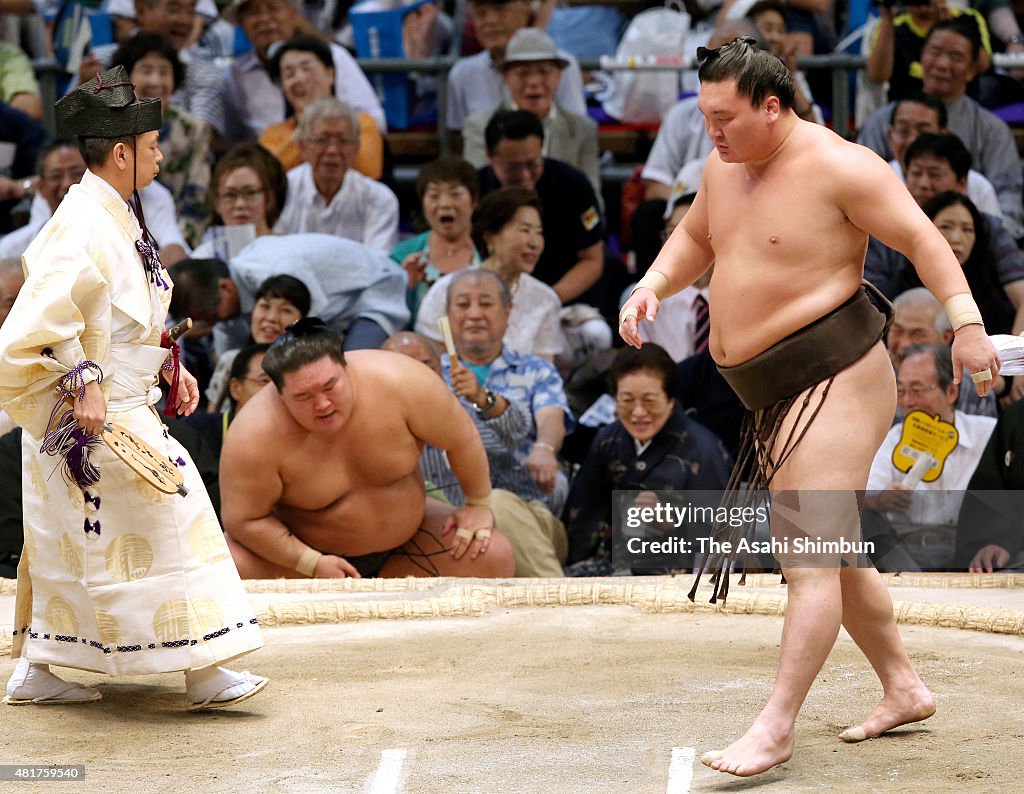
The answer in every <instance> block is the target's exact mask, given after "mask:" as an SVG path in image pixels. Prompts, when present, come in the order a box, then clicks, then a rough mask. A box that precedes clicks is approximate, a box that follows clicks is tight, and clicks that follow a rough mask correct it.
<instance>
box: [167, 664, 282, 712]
mask: <svg viewBox="0 0 1024 794" xmlns="http://www.w3.org/2000/svg"><path fill="white" fill-rule="evenodd" d="M266 685H267V679H266V678H264V677H263V676H259V675H253V674H252V673H250V672H249V671H248V670H245V671H243V672H241V673H236V672H234V671H233V670H228V669H227V668H225V667H216V666H211V667H203V668H200V669H198V670H186V671H185V694H186V696H187V697H188V699H189V703H190V704H191V708H192V710H199V709H217V708H223V707H225V706H233V705H235V704H236V703H241V702H242V701H243V700H248V699H249V698H251V697H252V696H253V695H255V694H256V693H257V692H259V691H260V690H262V689H263V687H265V686H266Z"/></svg>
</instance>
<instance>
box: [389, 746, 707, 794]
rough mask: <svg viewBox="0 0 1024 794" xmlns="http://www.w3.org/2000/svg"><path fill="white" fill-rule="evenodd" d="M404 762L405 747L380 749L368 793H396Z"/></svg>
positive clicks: (400, 780)
mask: <svg viewBox="0 0 1024 794" xmlns="http://www.w3.org/2000/svg"><path fill="white" fill-rule="evenodd" d="M691 755H692V753H691ZM404 762H405V749H398V750H382V751H381V754H380V765H379V766H378V767H377V773H376V774H375V775H374V776H373V782H372V783H370V794H396V792H397V791H398V790H399V786H400V785H401V782H402V764H403V763H404ZM687 790H689V789H687Z"/></svg>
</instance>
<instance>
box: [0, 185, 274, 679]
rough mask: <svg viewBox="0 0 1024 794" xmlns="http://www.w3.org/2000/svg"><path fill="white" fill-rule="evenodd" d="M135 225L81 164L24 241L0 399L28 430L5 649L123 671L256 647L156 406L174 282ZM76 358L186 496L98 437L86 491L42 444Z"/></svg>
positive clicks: (195, 483) (2, 351)
mask: <svg viewBox="0 0 1024 794" xmlns="http://www.w3.org/2000/svg"><path fill="white" fill-rule="evenodd" d="M140 236H141V232H140V228H139V224H138V222H137V220H136V219H135V216H134V215H133V214H132V212H131V211H130V210H129V208H128V205H127V204H126V203H125V202H124V201H123V200H122V199H121V197H120V196H119V195H118V194H117V193H116V192H115V191H114V189H113V188H112V187H111V186H110V185H109V184H107V183H106V182H105V181H104V180H102V179H100V178H99V177H98V176H96V175H95V174H93V173H92V172H91V171H87V172H86V174H85V176H84V177H83V178H82V181H81V183H80V184H78V185H74V186H73V187H72V188H71V189H70V190H69V191H68V194H67V196H66V198H65V199H64V201H63V202H61V205H60V207H58V209H57V212H56V213H55V214H54V216H53V218H51V219H50V221H49V222H48V223H47V224H46V226H44V227H43V229H42V230H41V231H40V233H39V235H38V236H37V237H36V239H35V240H34V241H33V242H32V244H31V245H30V246H29V248H28V250H27V251H26V252H25V255H24V257H23V260H22V261H23V266H24V268H25V271H26V278H25V286H24V287H23V288H22V290H21V293H20V295H19V296H18V300H17V302H16V303H15V304H14V308H13V309H12V311H11V314H10V316H9V317H8V318H7V321H6V322H5V323H4V324H3V327H2V328H0V407H2V408H3V409H4V410H6V411H7V412H8V413H9V414H10V415H11V417H12V418H13V419H14V420H15V421H16V422H17V423H18V424H20V425H21V426H22V427H23V428H24V430H25V433H24V434H23V439H24V440H23V447H22V463H23V472H22V486H23V493H24V497H23V499H24V511H25V546H24V552H23V554H22V558H21V564H20V566H19V569H18V597H17V606H16V610H15V625H14V656H15V657H17V656H27V657H28V659H29V660H30V661H32V662H41V663H51V664H57V665H61V666H64V667H75V668H79V669H83V670H95V671H98V672H103V673H109V674H124V675H134V674H140V673H159V672H169V671H174V670H186V669H190V668H192V669H195V668H200V667H206V666H208V665H212V664H221V663H223V662H226V661H227V660H229V659H231V658H233V657H236V656H239V655H241V654H244V653H247V652H249V651H252V650H255V649H256V648H259V647H260V646H261V645H262V644H263V640H262V637H261V634H260V630H259V625H258V623H257V620H256V617H255V615H254V614H253V612H252V609H251V608H250V606H249V603H248V599H247V597H246V595H245V591H244V588H243V587H242V583H241V581H240V580H239V578H238V572H237V570H236V569H235V566H234V563H233V561H232V559H231V554H230V552H229V551H228V548H227V545H226V543H225V541H224V537H223V533H222V532H221V528H220V525H219V524H218V522H217V517H216V515H215V513H214V511H213V507H212V505H211V504H210V499H209V496H208V495H207V493H206V489H205V487H204V486H203V482H202V479H201V478H200V476H199V473H198V471H197V470H196V467H195V464H194V463H193V462H192V460H191V459H190V457H189V455H188V452H186V451H185V450H184V448H182V446H181V445H180V444H178V443H177V442H176V441H175V440H174V439H173V438H171V437H169V436H168V434H167V430H166V428H165V427H164V426H163V423H162V422H161V421H160V419H159V417H158V415H157V413H156V410H155V409H154V408H153V407H152V406H153V404H154V403H155V402H156V401H157V400H159V398H160V391H159V389H158V388H157V376H158V374H159V370H160V366H161V365H162V364H163V362H164V361H165V360H166V358H167V352H168V351H167V350H166V349H164V348H161V347H160V335H161V331H162V329H163V327H164V318H165V316H166V314H167V306H168V304H169V303H170V295H171V292H170V289H168V288H166V287H164V286H163V285H160V284H156V285H154V284H152V283H151V282H150V280H149V279H148V278H147V276H146V272H145V270H144V267H143V264H142V259H141V257H140V255H139V253H138V252H137V251H136V249H135V241H136V240H138V239H139V238H140ZM161 275H162V277H163V279H164V281H166V282H167V284H170V279H169V278H168V276H167V271H166V270H164V271H162V273H161ZM44 351H47V353H48V354H47V355H43V352H44ZM85 360H89V361H92V362H95V363H96V364H98V365H99V367H100V368H101V369H102V371H103V383H102V390H103V393H104V395H105V397H106V399H107V420H108V421H110V422H114V423H117V424H120V425H123V426H124V427H127V428H128V429H129V430H130V431H132V432H133V433H135V434H136V435H137V436H139V437H141V438H142V439H143V440H145V441H147V442H148V443H149V444H151V445H153V446H154V447H156V448H157V449H159V450H161V451H162V452H165V453H166V454H167V456H168V457H169V458H170V459H171V460H173V461H176V462H178V465H179V466H181V472H182V474H183V475H184V479H185V485H186V487H187V488H188V489H189V494H188V496H186V497H184V498H183V497H181V496H178V495H174V496H168V495H165V494H163V493H160V492H159V491H157V490H156V489H154V488H153V487H152V486H150V485H148V484H147V483H146V482H144V481H143V480H142V479H140V478H139V477H138V476H137V475H136V474H135V473H134V472H133V471H132V470H131V469H129V468H128V467H127V465H125V464H124V463H123V462H121V461H120V460H119V459H118V458H117V457H116V456H115V455H114V453H113V452H112V451H111V450H110V449H109V448H108V447H107V446H106V445H105V444H102V443H101V444H99V445H97V447H96V448H95V449H93V451H92V461H93V463H94V464H96V465H97V466H98V467H99V470H100V480H99V482H98V483H96V484H95V485H93V486H91V487H90V488H89V489H88V490H87V491H86V492H85V493H84V494H83V492H82V491H81V490H80V489H79V488H78V487H77V486H75V485H73V484H69V483H67V482H65V480H64V478H63V477H62V475H61V468H62V467H63V460H61V459H60V458H55V457H50V456H47V455H45V454H42V453H41V452H40V451H39V444H40V439H42V437H43V435H44V434H45V430H46V423H47V420H48V418H49V416H50V412H51V410H52V409H53V406H54V404H55V402H56V401H57V400H58V399H60V397H59V396H58V394H57V393H56V392H55V386H56V385H57V383H58V382H59V380H60V378H61V377H62V376H63V375H64V374H65V373H67V372H68V371H69V370H70V369H71V368H72V367H74V366H76V365H77V364H80V363H81V362H82V361H85ZM87 379H88V378H87Z"/></svg>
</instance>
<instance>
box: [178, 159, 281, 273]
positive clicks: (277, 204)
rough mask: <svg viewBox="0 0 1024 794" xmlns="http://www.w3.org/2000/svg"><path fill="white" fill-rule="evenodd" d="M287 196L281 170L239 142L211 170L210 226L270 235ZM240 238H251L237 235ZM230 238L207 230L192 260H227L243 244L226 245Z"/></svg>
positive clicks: (278, 165)
mask: <svg viewBox="0 0 1024 794" xmlns="http://www.w3.org/2000/svg"><path fill="white" fill-rule="evenodd" d="M287 196H288V180H287V178H286V177H285V173H284V169H283V168H282V167H281V164H280V163H279V162H278V161H277V158H276V157H274V155H272V154H271V153H270V152H268V151H267V150H266V149H264V148H263V147H262V146H260V145H259V144H258V143H242V144H239V145H238V146H236V147H235V148H233V149H232V150H231V151H229V152H228V153H227V154H226V155H224V156H223V157H222V158H221V159H220V160H219V161H218V163H217V166H216V168H214V169H213V191H212V198H213V209H214V224H218V225H221V226H226V227H231V226H246V225H249V226H252V237H263V236H264V235H268V234H273V227H274V224H275V223H276V222H277V219H278V218H279V217H280V216H281V210H282V208H283V207H284V202H285V199H286V198H287ZM241 238H242V239H246V238H249V239H248V240H247V241H251V237H250V235H248V234H243V235H241ZM229 240H231V236H230V235H227V234H225V233H224V231H223V229H219V230H218V229H217V227H216V225H215V226H214V227H211V228H210V229H208V230H207V236H206V238H205V239H204V240H203V243H202V244H201V245H200V246H199V247H198V248H196V250H195V251H194V252H193V253H192V257H193V258H195V259H208V258H210V257H217V258H220V259H224V260H227V259H230V258H231V256H232V255H233V254H235V253H237V250H234V249H235V248H236V247H237V246H238V245H240V244H241V245H244V243H234V244H232V243H229Z"/></svg>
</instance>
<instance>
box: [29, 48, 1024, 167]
mask: <svg viewBox="0 0 1024 794" xmlns="http://www.w3.org/2000/svg"><path fill="white" fill-rule="evenodd" d="M457 60H458V59H457V58H453V57H439V58H421V59H416V60H412V59H407V58H358V59H357V61H356V62H357V63H358V64H359V66H360V68H361V69H362V70H363V71H364V72H366V73H368V74H375V73H379V72H388V73H393V72H424V73H428V74H436V75H437V78H438V80H437V108H438V114H437V137H438V141H439V145H440V150H441V153H442V154H447V153H449V152H450V151H451V144H452V141H451V134H450V132H449V130H448V126H447V124H446V123H445V108H446V107H447V105H448V72H449V71H451V68H452V67H453V66H454V65H455V63H456V62H457ZM992 60H993V62H994V63H995V65H996V66H998V67H1001V68H1006V69H1022V68H1024V53H1018V54H1013V55H1008V54H1006V53H998V54H996V55H994V56H993V59H992ZM579 64H580V68H581V69H584V70H592V69H600V70H603V71H610V72H616V71H676V72H678V71H684V70H686V69H694V68H696V66H697V64H696V61H695V59H694V58H692V57H685V56H677V55H648V56H639V57H633V58H619V57H616V56H609V55H605V56H601V57H600V58H583V59H580V61H579ZM866 64H867V59H866V58H865V57H864V56H862V55H845V54H840V53H833V54H830V55H812V56H809V57H806V58H800V59H799V61H798V62H797V66H798V67H799V68H800V69H803V70H806V71H811V70H821V69H828V70H829V71H831V72H832V104H831V108H832V127H833V129H835V131H836V132H838V133H839V134H840V135H843V136H844V137H846V136H849V135H850V133H851V129H850V88H849V75H850V73H851V72H857V71H860V70H862V69H863V68H864V67H865V65H866ZM33 67H34V68H35V72H36V76H37V78H38V79H39V85H40V91H41V94H42V102H43V123H44V124H45V125H46V128H47V130H49V131H51V132H53V130H54V129H55V125H54V117H53V103H54V102H55V101H56V98H57V96H56V95H57V80H58V79H59V78H60V77H62V76H63V75H64V72H63V70H62V69H61V68H60V66H58V64H57V63H56V62H55V61H52V60H45V59H40V60H35V61H33Z"/></svg>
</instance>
